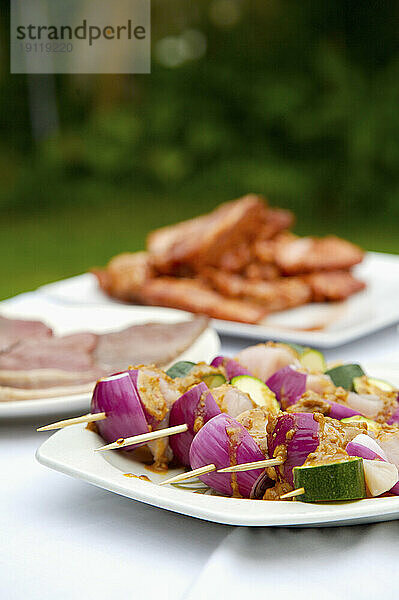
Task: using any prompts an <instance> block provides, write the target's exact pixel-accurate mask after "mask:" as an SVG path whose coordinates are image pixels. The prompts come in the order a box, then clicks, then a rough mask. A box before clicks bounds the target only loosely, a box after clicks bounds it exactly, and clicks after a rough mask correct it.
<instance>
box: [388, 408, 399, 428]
mask: <svg viewBox="0 0 399 600" xmlns="http://www.w3.org/2000/svg"><path fill="white" fill-rule="evenodd" d="M387 423H388V425H394V424H397V425H398V424H399V405H398V407H397V409H396V410H395V412H394V413H393V415H392V416H391V417H389V419H388V421H387Z"/></svg>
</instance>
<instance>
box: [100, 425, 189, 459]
mask: <svg viewBox="0 0 399 600" xmlns="http://www.w3.org/2000/svg"><path fill="white" fill-rule="evenodd" d="M187 429H188V426H187V425H186V424H184V425H176V426H175V427H166V428H165V429H157V431H150V432H149V433H141V434H140V435H134V436H133V437H128V438H119V440H116V442H112V444H107V445H106V446H101V447H100V448H95V450H94V451H95V452H100V451H101V450H120V449H121V448H125V447H126V446H132V445H133V444H142V443H143V442H151V441H152V440H158V439H159V438H163V437H167V436H169V435H175V434H176V433H184V432H185V431H187Z"/></svg>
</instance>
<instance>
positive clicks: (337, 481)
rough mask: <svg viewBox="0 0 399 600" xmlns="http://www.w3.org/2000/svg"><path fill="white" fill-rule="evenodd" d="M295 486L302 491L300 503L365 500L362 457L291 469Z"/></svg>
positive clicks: (299, 497)
mask: <svg viewBox="0 0 399 600" xmlns="http://www.w3.org/2000/svg"><path fill="white" fill-rule="evenodd" d="M293 475H294V486H295V489H297V488H304V490H305V493H304V494H302V495H301V496H298V500H300V501H301V502H339V501H342V500H360V499H361V498H365V497H366V483H365V480H364V469H363V459H362V458H350V459H349V460H344V461H341V462H336V463H330V464H328V463H327V464H323V465H314V466H312V465H309V466H306V465H305V466H302V467H294V469H293Z"/></svg>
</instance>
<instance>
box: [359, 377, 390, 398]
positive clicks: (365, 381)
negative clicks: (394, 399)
mask: <svg viewBox="0 0 399 600" xmlns="http://www.w3.org/2000/svg"><path fill="white" fill-rule="evenodd" d="M353 387H354V389H355V392H357V393H358V394H374V393H375V392H376V390H377V391H381V392H394V391H395V388H394V387H393V385H391V384H390V383H388V382H387V381H384V380H383V379H376V378H375V377H366V376H363V377H355V378H354V380H353Z"/></svg>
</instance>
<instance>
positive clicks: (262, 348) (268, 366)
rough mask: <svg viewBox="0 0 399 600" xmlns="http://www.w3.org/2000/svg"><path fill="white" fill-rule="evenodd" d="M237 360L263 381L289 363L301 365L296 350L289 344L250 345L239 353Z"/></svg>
mask: <svg viewBox="0 0 399 600" xmlns="http://www.w3.org/2000/svg"><path fill="white" fill-rule="evenodd" d="M235 360H236V361H237V362H239V363H240V365H242V366H243V367H245V368H246V369H248V370H249V371H250V372H251V373H252V374H253V375H254V376H255V377H258V378H259V379H261V380H262V381H266V380H267V379H269V377H271V376H272V375H273V373H275V372H276V371H279V370H280V369H282V368H283V367H287V366H288V365H296V366H297V367H299V366H300V363H299V361H298V360H297V359H296V358H295V354H294V352H293V351H292V350H291V349H290V348H289V347H288V346H287V347H286V348H284V347H281V346H267V345H266V344H257V345H256V346H249V347H248V348H245V349H244V350H242V351H241V352H240V353H239V354H237V356H236V357H235Z"/></svg>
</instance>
